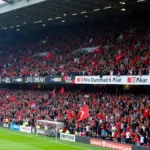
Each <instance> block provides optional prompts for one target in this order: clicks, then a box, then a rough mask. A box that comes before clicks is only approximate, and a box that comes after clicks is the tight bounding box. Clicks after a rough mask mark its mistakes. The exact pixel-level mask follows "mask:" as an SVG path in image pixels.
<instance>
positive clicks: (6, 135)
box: [0, 128, 110, 150]
mask: <svg viewBox="0 0 150 150" xmlns="http://www.w3.org/2000/svg"><path fill="white" fill-rule="evenodd" d="M0 150H110V149H108V148H101V147H96V146H92V145H88V144H80V143H73V142H68V141H64V140H60V139H58V141H57V142H56V140H55V138H49V137H44V136H37V135H33V134H27V133H22V132H17V131H12V130H9V129H3V128H0Z"/></svg>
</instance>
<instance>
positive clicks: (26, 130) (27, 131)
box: [20, 126, 31, 133]
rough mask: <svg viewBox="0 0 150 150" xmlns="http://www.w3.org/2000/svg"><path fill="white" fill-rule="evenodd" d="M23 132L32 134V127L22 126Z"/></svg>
mask: <svg viewBox="0 0 150 150" xmlns="http://www.w3.org/2000/svg"><path fill="white" fill-rule="evenodd" d="M20 131H21V132H26V133H31V127H24V126H20Z"/></svg>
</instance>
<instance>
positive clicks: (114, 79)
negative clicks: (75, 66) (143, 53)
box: [75, 76, 150, 85]
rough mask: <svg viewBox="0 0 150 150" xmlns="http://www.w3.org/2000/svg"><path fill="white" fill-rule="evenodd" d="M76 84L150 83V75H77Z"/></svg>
mask: <svg viewBox="0 0 150 150" xmlns="http://www.w3.org/2000/svg"><path fill="white" fill-rule="evenodd" d="M75 84H104V85H105V84H109V85H150V76H102V77H100V76H75Z"/></svg>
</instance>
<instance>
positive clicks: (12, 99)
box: [8, 96, 16, 102]
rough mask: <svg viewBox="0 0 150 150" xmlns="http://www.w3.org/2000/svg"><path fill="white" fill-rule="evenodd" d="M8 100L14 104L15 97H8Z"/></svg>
mask: <svg viewBox="0 0 150 150" xmlns="http://www.w3.org/2000/svg"><path fill="white" fill-rule="evenodd" d="M8 100H9V101H10V102H14V101H15V100H16V96H10V97H9V98H8Z"/></svg>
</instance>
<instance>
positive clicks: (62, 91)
mask: <svg viewBox="0 0 150 150" xmlns="http://www.w3.org/2000/svg"><path fill="white" fill-rule="evenodd" d="M64 92H65V89H64V87H63V86H62V88H61V89H60V94H61V95H63V94H64Z"/></svg>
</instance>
